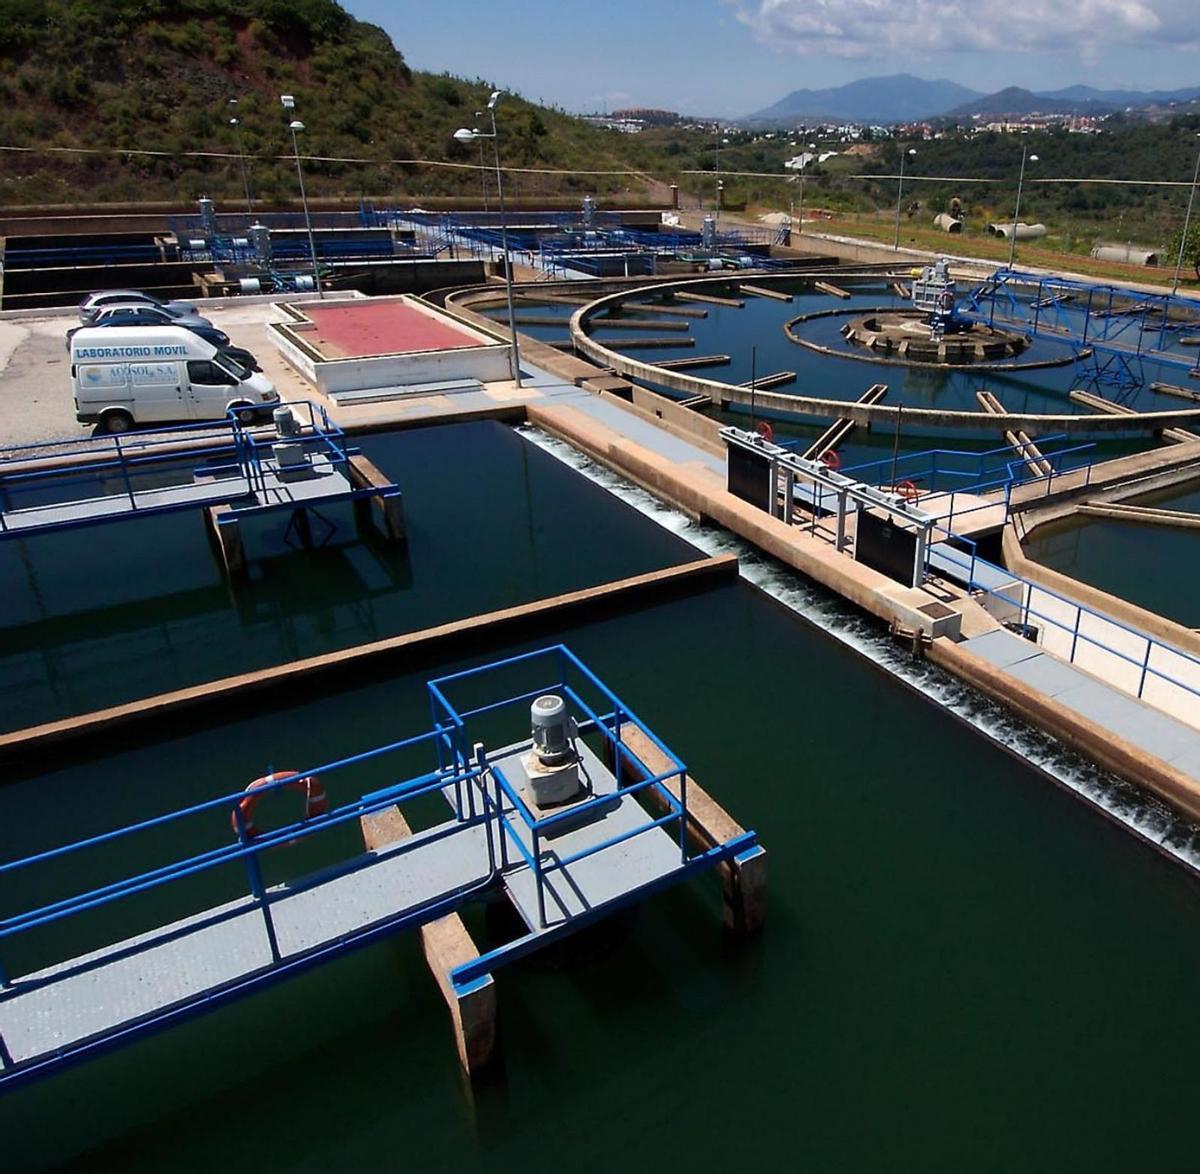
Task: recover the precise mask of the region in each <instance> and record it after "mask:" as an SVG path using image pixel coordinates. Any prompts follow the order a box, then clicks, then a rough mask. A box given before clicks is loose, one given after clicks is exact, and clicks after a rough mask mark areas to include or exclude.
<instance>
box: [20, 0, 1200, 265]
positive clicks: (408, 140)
mask: <svg viewBox="0 0 1200 1174" xmlns="http://www.w3.org/2000/svg"><path fill="white" fill-rule="evenodd" d="M548 35H552V34H548ZM497 80H498V81H499V82H500V83H501V84H503V79H497ZM493 84H494V83H493V82H492V81H491V80H487V81H485V80H483V79H476V80H474V81H467V80H463V79H460V78H455V77H451V76H448V75H435V74H429V73H422V72H419V71H416V70H412V69H410V68H409V66H408V65H407V63H406V62H405V60H404V58H403V56H402V54H401V52H400V50H399V49H397V47H396V46H395V45H393V44H392V42H391V40H390V38H389V37H388V35H387V34H386V33H385V32H384V31H383V30H382V29H379V28H377V27H375V26H373V25H370V24H365V23H363V22H361V21H358V20H355V19H354V18H353V17H351V16H350V15H349V14H348V13H347V12H346V11H345V9H343V8H342V7H341V6H340V5H339V4H337V3H336V2H335V0H0V147H3V148H8V149H5V150H0V206H3V207H6V208H14V207H19V206H27V205H81V204H87V205H94V204H97V203H104V202H123V203H126V202H151V201H167V202H170V203H172V204H175V205H177V206H178V205H183V204H189V203H191V202H192V201H194V200H195V199H196V198H197V197H198V196H199V195H201V194H208V195H211V196H213V197H214V198H216V199H217V200H218V201H219V203H220V204H221V205H222V206H224V207H230V206H237V205H240V204H241V202H242V200H243V194H242V193H243V184H242V178H241V170H240V166H239V153H240V152H241V151H243V150H244V151H245V154H246V157H247V161H248V162H247V171H248V178H249V182H250V186H251V189H252V192H253V195H254V198H255V199H256V200H258V201H263V202H266V203H271V204H279V203H290V202H295V200H296V196H297V186H296V175H295V169H294V164H293V162H292V159H291V157H290V156H291V151H292V147H291V140H290V136H289V133H288V130H287V124H288V119H289V116H288V115H287V114H285V112H284V110H283V108H282V107H281V105H280V102H279V95H280V94H283V93H290V94H294V95H295V97H296V103H297V108H296V111H295V114H296V115H297V116H298V117H299V118H300V119H301V120H302V121H303V122H304V124H305V128H306V129H305V130H304V132H303V133H302V135H301V137H300V150H301V153H302V154H303V155H304V156H305V157H306V159H305V162H304V172H305V179H306V182H307V185H308V189H309V193H310V195H312V196H313V197H315V198H316V199H317V200H320V198H321V197H323V196H329V197H333V196H337V197H341V198H346V197H350V198H355V197H365V198H368V199H374V200H377V201H383V202H387V201H395V202H397V203H400V202H403V203H406V204H412V203H417V204H419V203H421V202H422V201H423V200H427V199H429V200H433V199H435V198H437V197H443V196H449V195H455V196H459V197H461V198H464V199H468V200H472V201H474V200H476V199H478V197H479V194H480V183H481V176H480V171H479V161H480V153H479V147H478V145H476V144H466V145H464V144H460V143H457V142H455V141H454V139H453V133H454V131H455V129H457V128H458V127H460V126H464V125H466V126H470V125H472V124H473V123H474V122H475V121H476V118H475V112H476V111H477V110H479V109H480V108H481V107H482V106H483V105H484V104H485V103H486V101H487V97H488V94H489V92H490V90H491V88H492V86H493ZM234 102H236V104H231V103H234ZM234 116H236V117H237V119H238V120H239V123H240V125H239V126H238V127H236V128H235V127H233V126H231V125H230V119H231V117H234ZM500 117H501V135H502V139H501V154H502V158H503V162H504V164H505V165H506V167H508V168H512V169H514V170H512V171H510V172H509V173H508V174H507V176H506V184H507V185H508V188H509V191H510V192H511V193H512V195H513V196H515V197H525V198H527V199H531V200H537V201H543V200H547V199H550V198H553V197H567V198H569V199H571V200H572V201H574V200H576V199H577V198H578V197H579V195H581V194H582V193H583V192H586V191H592V192H596V193H598V194H600V195H602V196H608V197H621V198H624V199H626V200H629V201H639V200H642V201H645V200H651V201H655V202H661V201H664V200H665V199H666V198H667V195H668V189H667V184H668V183H670V182H672V181H675V182H678V184H679V186H680V189H681V191H682V192H683V197H684V203H685V206H687V207H690V208H695V207H696V206H697V205H698V204H699V205H703V206H704V207H706V208H711V207H712V205H713V203H714V200H715V191H716V178H717V177H716V175H715V174H714V173H715V172H716V171H718V170H719V171H720V173H721V177H722V179H723V181H724V206H725V207H726V208H727V209H731V208H736V207H740V206H743V205H749V207H750V210H751V214H754V213H757V212H765V211H768V210H772V209H776V210H777V209H783V210H787V209H788V208H789V207H792V206H793V205H795V204H797V203H799V202H800V197H801V190H800V186H799V182H798V179H799V177H798V176H797V175H795V174H794V173H788V172H786V171H785V169H784V162H785V161H786V160H788V159H789V158H791V157H792V156H794V155H796V154H798V153H799V152H801V151H803V150H805V149H806V146H807V142H808V141H809V140H810V139H815V140H816V142H817V146H818V148H819V150H820V151H822V152H825V151H836V152H838V154H836V155H833V156H831V157H830V158H829V159H827V160H826V162H824V163H821V164H814V165H813V166H811V167H810V168H809V169H808V172H807V173H806V175H805V185H804V186H805V190H804V192H803V201H804V204H805V206H806V207H808V208H810V209H811V208H814V207H821V208H825V209H830V210H832V211H833V212H835V213H838V214H841V215H843V216H849V217H851V218H856V219H857V220H858V221H859V222H861V223H862V224H863V225H864V231H866V232H868V234H869V233H870V231H871V229H872V224H871V222H872V221H873V220H874V219H876V218H877V219H879V221H880V224H879V225H878V226H876V227H877V228H878V233H879V234H881V235H883V236H890V231H891V230H890V228H889V227H887V226H886V225H884V224H883V221H885V220H887V221H889V222H890V218H891V216H892V215H893V209H894V207H895V199H896V182H895V180H894V179H886V178H883V177H884V176H885V175H887V174H894V173H895V171H896V170H897V168H898V164H899V158H900V152H901V151H902V150H907V149H908V148H909V147H910V146H915V147H916V149H917V152H918V153H917V156H916V157H915V159H913V160H911V161H910V165H909V167H908V173H909V176H910V179H909V182H908V183H907V185H906V191H905V201H904V202H905V205H906V208H907V207H909V206H910V205H914V206H913V209H912V211H913V219H912V221H911V225H912V227H913V228H914V229H917V228H919V227H920V226H921V224H922V223H924V224H926V225H928V223H929V220H930V218H931V217H932V215H933V214H935V213H937V212H939V211H942V210H943V209H945V208H947V207H948V206H949V204H950V201H951V200H952V199H954V198H957V199H958V200H960V201H961V202H962V204H963V206H964V207H965V210H966V220H967V229H968V235H969V236H972V235H975V234H978V233H982V232H983V229H984V225H985V224H986V222H987V221H988V220H999V219H1004V218H1005V217H1006V216H1009V215H1011V209H1012V200H1013V196H1014V188H1015V181H1016V173H1017V169H1018V167H1019V163H1020V151H1021V144H1022V142H1027V143H1028V145H1029V147H1030V149H1031V150H1032V151H1033V152H1036V153H1037V154H1039V155H1040V157H1041V162H1040V164H1038V165H1037V166H1036V167H1034V168H1032V169H1031V171H1030V175H1029V179H1030V182H1029V184H1028V185H1027V188H1026V196H1025V201H1024V203H1023V207H1022V215H1023V218H1025V219H1029V220H1042V221H1044V222H1045V223H1046V224H1047V226H1048V227H1049V229H1050V234H1051V235H1050V238H1049V239H1048V241H1047V242H1046V243H1047V244H1048V245H1049V246H1050V247H1052V248H1058V249H1061V250H1063V251H1068V252H1075V253H1086V252H1087V251H1088V249H1090V247H1091V246H1092V244H1094V243H1095V242H1096V241H1098V240H1118V241H1126V240H1128V241H1133V242H1134V243H1137V244H1143V245H1146V246H1148V247H1150V248H1157V249H1161V248H1163V247H1164V246H1166V247H1167V248H1168V249H1171V248H1173V247H1177V244H1176V245H1174V246H1173V245H1172V241H1173V240H1174V241H1176V242H1177V239H1178V238H1177V236H1176V234H1177V233H1178V231H1179V228H1180V225H1181V220H1182V208H1183V205H1184V204H1185V203H1186V183H1187V181H1189V180H1190V178H1191V173H1192V167H1193V164H1194V159H1195V155H1194V151H1195V147H1196V143H1197V139H1196V132H1197V131H1200V118H1198V117H1196V116H1195V115H1186V116H1184V117H1178V118H1176V119H1175V120H1174V121H1173V122H1171V123H1169V124H1161V125H1147V124H1146V123H1145V122H1144V121H1140V120H1136V121H1135V120H1132V119H1126V118H1124V117H1123V116H1119V115H1118V116H1115V117H1113V118H1110V119H1108V120H1107V121H1106V122H1105V124H1104V125H1105V130H1104V133H1103V134H1098V135H1079V134H1068V133H1067V132H1066V131H1065V130H1063V131H1050V132H1039V133H1034V134H1030V135H1028V136H1027V137H1024V138H1017V137H1015V136H1013V135H1005V134H992V133H984V134H973V133H967V132H966V131H965V130H964V131H959V132H955V131H949V132H947V135H946V137H944V138H940V139H934V140H929V141H916V142H914V143H909V142H902V141H898V140H895V139H891V138H883V139H881V140H879V141H875V142H871V141H868V142H866V143H863V144H859V145H857V146H855V147H853V148H851V147H850V145H849V144H847V143H845V142H842V141H839V140H838V139H837V138H836V137H823V136H821V135H820V134H819V133H816V134H813V135H810V134H809V133H804V134H802V135H801V134H798V133H797V132H796V131H790V132H789V131H787V130H776V131H774V132H771V131H768V130H767V129H765V128H764V129H749V128H734V127H730V126H725V127H723V128H721V129H719V130H718V129H716V128H715V127H711V126H710V127H709V128H708V129H705V128H703V127H695V126H692V127H688V126H686V125H682V124H679V125H661V126H660V125H653V126H648V127H647V128H646V130H645V131H644V132H643V133H642V134H639V135H626V134H620V133H618V132H616V131H612V130H603V129H599V128H597V127H595V126H593V125H590V124H589V123H587V122H585V121H583V120H582V119H578V118H573V117H571V116H569V115H567V114H566V113H565V112H563V111H561V110H555V109H548V108H546V107H542V106H537V105H534V104H532V103H529V102H525V101H523V100H521V99H520V98H519V97H516V96H507V95H506V96H505V99H504V101H503V103H502V105H501V108H500ZM867 137H868V140H869V137H870V136H869V133H868V136H867ZM11 148H16V149H11ZM81 151H82V152H87V153H81ZM309 157H320V158H319V159H318V158H309ZM416 159H420V160H430V161H433V163H432V164H431V163H426V164H420V165H419V164H414V163H404V162H396V161H397V160H416ZM362 160H366V162H362ZM487 160H488V163H489V166H490V161H491V155H490V148H489V149H488V152H487ZM446 163H449V164H458V165H459V166H458V167H447V166H438V165H436V164H446ZM521 168H527V169H531V170H530V171H527V172H522V171H519V170H515V169H521ZM539 169H544V171H545V172H546V174H538V173H537V172H538V170H539ZM558 171H562V172H567V173H568V174H563V175H557V174H549V173H550V172H558ZM739 172H742V173H759V174H743V175H739V174H736V173H739ZM604 173H611V174H604ZM1047 175H1052V176H1057V177H1064V176H1065V177H1078V178H1081V179H1082V178H1088V179H1124V178H1130V177H1137V178H1144V179H1147V180H1173V181H1175V182H1176V183H1178V184H1180V185H1183V186H1177V187H1171V188H1163V187H1151V186H1135V187H1125V186H1119V185H1116V184H1103V183H1095V182H1089V183H1062V184H1054V185H1048V184H1041V183H1039V182H1037V181H1038V180H1039V179H1040V178H1041V177H1043V176H1047ZM923 176H939V177H944V178H939V179H938V180H937V181H935V182H929V181H926V180H924V179H922V178H921V177H923ZM488 184H489V188H490V187H491V181H490V179H489V180H488ZM915 204H919V207H916V206H915ZM963 243H964V244H965V243H966V242H965V241H964V242H963ZM1191 251H1192V250H1191V249H1189V253H1190V252H1191ZM1197 259H1198V260H1200V245H1198V246H1197Z"/></svg>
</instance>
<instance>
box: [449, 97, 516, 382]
mask: <svg viewBox="0 0 1200 1174" xmlns="http://www.w3.org/2000/svg"><path fill="white" fill-rule="evenodd" d="M502 93H503V91H502V90H496V91H495V92H494V93H493V94H492V96H491V98H490V99H489V100H488V104H487V112H488V115H489V116H490V118H491V120H492V133H491V134H488V133H487V132H486V131H481V130H474V129H472V130H468V129H467V128H466V127H460V128H459V129H458V130H456V131H455V132H454V137H455V139H456V140H457V141H458V142H460V143H470V142H474V141H475V140H476V139H491V140H492V152H493V154H494V156H495V160H496V201H497V203H498V204H499V205H500V248H501V249H502V250H503V252H504V293H505V297H506V298H507V300H508V333H509V336H510V338H511V339H512V366H513V380H514V381H515V383H516V385H517V387H520V386H521V350H520V345H519V344H518V342H517V321H516V311H515V310H514V309H513V280H512V257H511V255H510V254H509V251H508V216H507V214H506V213H505V208H504V176H503V173H502V172H501V170H500V143H499V130H498V129H497V126H496V103H497V102H499V101H500V95H501V94H502Z"/></svg>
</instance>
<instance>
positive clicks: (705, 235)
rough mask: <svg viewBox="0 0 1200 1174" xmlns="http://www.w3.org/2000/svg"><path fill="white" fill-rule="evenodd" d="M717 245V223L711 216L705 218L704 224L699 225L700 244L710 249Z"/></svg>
mask: <svg viewBox="0 0 1200 1174" xmlns="http://www.w3.org/2000/svg"><path fill="white" fill-rule="evenodd" d="M716 243H717V222H716V220H715V219H713V217H711V216H705V218H704V223H703V224H701V225H700V244H701V245H702V246H703V247H704V248H706V249H711V248H714V247H715V246H716Z"/></svg>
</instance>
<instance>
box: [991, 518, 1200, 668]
mask: <svg viewBox="0 0 1200 1174" xmlns="http://www.w3.org/2000/svg"><path fill="white" fill-rule="evenodd" d="M1029 533H1032V531H1029ZM1001 543H1002V549H1003V552H1004V565H1005V567H1006V569H1008V570H1010V571H1012V572H1013V573H1014V574H1017V575H1021V576H1022V577H1024V578H1026V579H1028V580H1030V582H1032V583H1036V584H1037V585H1038V586H1039V587H1045V588H1046V589H1047V590H1049V591H1057V592H1058V594H1059V595H1065V596H1066V597H1067V598H1068V599H1070V600H1072V601H1073V602H1075V603H1079V604H1082V605H1083V606H1084V607H1089V608H1092V609H1093V610H1094V611H1098V612H1102V613H1103V614H1104V615H1107V616H1108V617H1110V618H1111V619H1114V620H1117V621H1118V622H1119V623H1122V624H1128V625H1129V627H1131V628H1136V629H1138V630H1139V631H1141V632H1144V633H1145V634H1146V635H1147V636H1152V637H1154V638H1155V639H1157V640H1162V641H1163V642H1164V643H1166V644H1172V645H1174V646H1175V647H1176V648H1179V649H1182V650H1183V651H1184V652H1187V653H1190V654H1191V655H1192V656H1197V657H1200V633H1198V632H1193V631H1192V629H1191V628H1186V627H1184V626H1183V625H1182V624H1179V623H1176V622H1175V621H1174V620H1170V619H1167V617H1166V616H1161V615H1159V614H1158V613H1157V612H1153V611H1149V610H1148V609H1146V608H1144V607H1139V606H1138V605H1137V604H1136V603H1130V602H1129V601H1128V600H1127V599H1122V598H1120V596H1117V595H1110V594H1109V593H1108V592H1107V591H1101V590H1100V588H1099V587H1093V586H1092V585H1091V584H1090V583H1084V582H1082V581H1081V580H1079V579H1074V578H1072V577H1071V576H1070V575H1064V574H1063V573H1062V571H1056V570H1054V569H1053V568H1052V567H1047V566H1043V565H1042V564H1041V563H1039V562H1035V561H1034V560H1033V559H1031V558H1030V557H1029V556H1028V555H1027V554H1026V553H1025V551H1024V550H1023V549H1022V547H1021V541H1020V539H1019V538H1018V537H1017V534H1016V531H1015V530H1014V529H1013V526H1012V523H1011V522H1010V523H1009V524H1008V525H1007V526H1006V527H1005V528H1004V535H1003V538H1002V539H1001Z"/></svg>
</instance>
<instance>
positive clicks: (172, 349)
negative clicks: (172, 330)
mask: <svg viewBox="0 0 1200 1174" xmlns="http://www.w3.org/2000/svg"><path fill="white" fill-rule="evenodd" d="M187 353H188V349H187V347H185V346H184V345H183V344H182V343H172V344H171V345H169V346H168V345H166V344H164V345H162V346H86V347H80V348H79V349H78V350H77V351H76V352H75V357H76V358H77V359H166V358H170V357H171V356H172V355H186V354H187Z"/></svg>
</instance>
